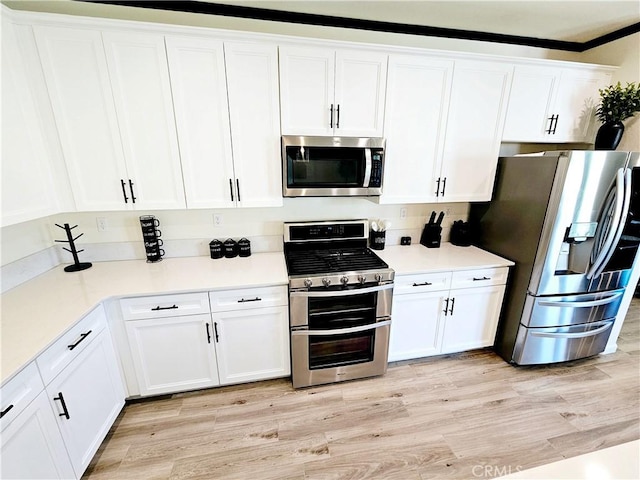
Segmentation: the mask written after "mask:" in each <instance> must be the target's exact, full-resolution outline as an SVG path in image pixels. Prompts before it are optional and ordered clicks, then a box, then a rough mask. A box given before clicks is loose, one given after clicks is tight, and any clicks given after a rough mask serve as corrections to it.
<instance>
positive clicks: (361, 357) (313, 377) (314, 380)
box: [291, 318, 391, 388]
mask: <svg viewBox="0 0 640 480" xmlns="http://www.w3.org/2000/svg"><path fill="white" fill-rule="evenodd" d="M390 328H391V320H390V319H389V318H386V319H381V320H380V321H378V322H375V323H374V324H368V325H360V326H356V327H349V328H340V329H335V330H309V329H308V328H307V327H301V328H300V329H295V330H292V331H291V357H292V359H291V360H292V361H291V363H292V380H293V387H294V388H300V387H308V386H311V385H320V384H324V383H333V382H340V381H344V380H352V379H356V378H364V377H370V376H375V375H382V374H383V373H384V372H385V371H386V370H387V356H388V350H389V331H390Z"/></svg>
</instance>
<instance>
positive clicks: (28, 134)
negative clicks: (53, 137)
mask: <svg viewBox="0 0 640 480" xmlns="http://www.w3.org/2000/svg"><path fill="white" fill-rule="evenodd" d="M2 20H3V22H2V202H1V204H2V215H1V216H0V220H1V222H0V224H1V225H2V226H5V225H11V224H14V223H19V222H24V221H27V220H33V219H35V218H40V217H46V216H47V215H51V214H54V213H56V211H57V202H56V195H55V192H56V190H55V185H54V184H53V178H54V177H53V172H52V171H51V166H52V159H51V158H50V156H49V150H50V149H48V148H47V144H46V141H45V136H44V135H45V134H44V131H43V128H42V127H43V125H42V124H41V116H40V115H39V111H38V107H37V104H36V102H35V99H34V97H33V95H32V93H31V91H30V88H29V81H28V76H27V69H26V66H25V64H24V62H25V61H26V59H25V58H24V57H23V54H22V52H21V51H20V50H19V46H18V40H17V38H16V36H15V34H14V29H13V25H12V24H10V23H9V22H7V21H6V20H5V19H4V17H3V19H2ZM36 56H37V55H36V54H35V53H34V57H36Z"/></svg>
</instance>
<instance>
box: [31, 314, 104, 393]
mask: <svg viewBox="0 0 640 480" xmlns="http://www.w3.org/2000/svg"><path fill="white" fill-rule="evenodd" d="M106 324H107V322H106V317H105V313H104V308H103V307H102V305H98V306H97V307H96V308H94V309H93V310H92V311H91V313H89V314H88V315H86V316H85V317H84V318H83V319H82V320H80V321H79V322H78V323H77V324H75V325H74V326H73V327H71V329H69V330H68V331H67V332H66V333H65V334H64V335H62V337H60V338H59V339H58V340H57V341H56V342H55V343H54V344H53V345H51V346H50V347H49V348H47V349H46V350H45V351H44V352H43V353H42V354H40V356H38V358H37V359H36V362H37V363H38V369H39V370H40V375H42V380H43V382H44V384H45V385H47V384H48V383H49V382H50V381H51V380H53V378H54V377H55V376H56V375H58V373H60V372H61V371H62V370H63V369H64V368H65V367H66V366H67V365H68V364H69V362H71V360H73V359H74V358H76V357H77V356H78V354H79V353H80V352H82V351H83V350H84V349H85V348H86V347H87V345H89V344H90V343H91V341H92V340H93V339H94V338H95V337H97V336H98V334H99V333H100V332H101V331H102V330H103V329H104V327H105V326H106Z"/></svg>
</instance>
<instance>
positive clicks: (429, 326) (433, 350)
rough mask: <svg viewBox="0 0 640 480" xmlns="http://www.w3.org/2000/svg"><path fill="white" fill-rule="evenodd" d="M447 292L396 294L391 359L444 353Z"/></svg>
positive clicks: (390, 345)
mask: <svg viewBox="0 0 640 480" xmlns="http://www.w3.org/2000/svg"><path fill="white" fill-rule="evenodd" d="M446 297H447V292H428V293H414V294H409V295H407V294H405V295H395V296H394V299H393V316H392V321H391V335H390V338H389V361H390V362H395V361H398V360H408V359H410V358H419V357H428V356H429V355H437V354H438V353H440V339H441V337H442V330H443V328H442V320H441V311H442V305H444V302H445V300H446Z"/></svg>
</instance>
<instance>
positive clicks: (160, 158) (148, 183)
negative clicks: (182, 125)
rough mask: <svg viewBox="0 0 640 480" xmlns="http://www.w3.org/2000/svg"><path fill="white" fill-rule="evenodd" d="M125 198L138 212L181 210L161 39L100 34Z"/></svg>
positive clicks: (177, 157)
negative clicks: (127, 183)
mask: <svg viewBox="0 0 640 480" xmlns="http://www.w3.org/2000/svg"><path fill="white" fill-rule="evenodd" d="M103 38H104V48H105V53H106V57H107V64H108V67H109V77H110V79H111V84H112V88H113V98H114V100H115V106H116V112H117V116H118V121H119V125H120V134H121V138H122V145H123V148H124V155H125V159H126V163H127V172H128V174H129V176H128V178H129V180H130V181H131V182H132V183H133V185H130V190H131V194H132V195H133V196H134V197H135V202H136V204H137V205H139V207H141V208H142V207H144V208H147V209H148V208H153V209H175V208H184V207H185V200H184V188H183V184H182V171H181V167H180V154H179V152H178V140H177V137H176V126H175V120H174V115H173V104H172V98H171V87H170V84H169V71H168V67H167V58H166V53H165V46H164V37H163V36H162V35H151V34H143V33H112V32H105V33H103Z"/></svg>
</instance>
